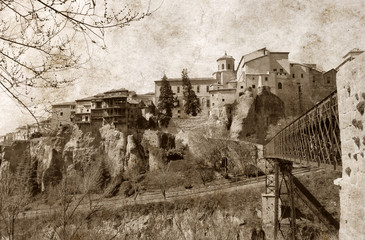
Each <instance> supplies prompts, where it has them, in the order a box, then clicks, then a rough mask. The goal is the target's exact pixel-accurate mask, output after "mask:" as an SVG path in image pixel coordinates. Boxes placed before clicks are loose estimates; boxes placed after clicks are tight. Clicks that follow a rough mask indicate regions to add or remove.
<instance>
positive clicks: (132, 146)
mask: <svg viewBox="0 0 365 240" xmlns="http://www.w3.org/2000/svg"><path fill="white" fill-rule="evenodd" d="M142 157H143V156H142V154H141V151H140V150H139V149H138V144H137V143H136V141H135V140H134V137H133V135H128V136H127V148H126V160H125V168H124V170H126V171H129V170H135V171H138V172H140V171H141V170H142V169H143V167H144V166H145V163H144V161H143V159H142Z"/></svg>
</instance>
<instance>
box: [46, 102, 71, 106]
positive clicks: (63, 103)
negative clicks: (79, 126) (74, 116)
mask: <svg viewBox="0 0 365 240" xmlns="http://www.w3.org/2000/svg"><path fill="white" fill-rule="evenodd" d="M74 105H76V103H75V102H62V103H56V104H53V105H52V106H54V107H60V106H74Z"/></svg>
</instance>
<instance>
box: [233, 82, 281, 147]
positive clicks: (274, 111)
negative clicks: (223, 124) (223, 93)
mask: <svg viewBox="0 0 365 240" xmlns="http://www.w3.org/2000/svg"><path fill="white" fill-rule="evenodd" d="M246 93H247V91H246ZM248 106H249V107H248ZM232 115H233V121H232V126H231V135H232V137H234V138H236V139H240V140H248V141H253V142H258V143H260V144H262V143H264V139H265V136H266V134H267V129H268V126H269V125H270V124H272V125H276V124H277V122H278V121H279V120H280V119H281V118H283V117H284V116H285V108H284V102H283V101H282V100H281V99H280V98H279V97H278V96H276V95H275V94H273V93H271V92H270V90H269V89H267V88H265V87H264V88H263V89H262V91H261V92H260V94H258V95H257V96H256V97H255V99H254V100H253V99H252V97H250V95H249V94H248V93H247V95H246V94H245V95H243V96H241V97H240V100H239V102H238V104H237V105H236V106H235V108H234V110H233V114H232Z"/></svg>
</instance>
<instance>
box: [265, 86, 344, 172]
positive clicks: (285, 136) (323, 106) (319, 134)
mask: <svg viewBox="0 0 365 240" xmlns="http://www.w3.org/2000/svg"><path fill="white" fill-rule="evenodd" d="M264 157H265V158H277V159H283V160H288V161H292V162H296V163H300V164H307V165H309V164H316V165H318V166H319V165H332V166H333V167H334V168H335V169H336V168H337V166H341V165H342V163H341V147H340V129H339V121H338V102H337V92H333V93H332V94H331V95H329V96H328V97H326V98H325V99H323V100H322V101H321V102H320V103H318V104H317V105H316V106H314V107H313V108H312V109H310V110H308V111H307V112H306V113H305V114H303V115H302V116H301V117H299V118H298V119H296V120H295V121H293V122H292V123H291V124H289V125H288V126H287V127H285V128H284V129H283V130H281V131H280V132H279V133H278V134H276V135H275V136H274V137H273V138H272V139H271V140H270V142H269V143H268V144H266V145H265V147H264Z"/></svg>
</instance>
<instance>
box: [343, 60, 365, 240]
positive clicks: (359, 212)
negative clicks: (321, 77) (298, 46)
mask: <svg viewBox="0 0 365 240" xmlns="http://www.w3.org/2000/svg"><path fill="white" fill-rule="evenodd" d="M337 91H338V97H339V100H338V104H339V107H338V108H339V117H340V129H341V148H342V162H343V170H342V171H343V172H342V180H341V181H340V185H341V191H340V204H341V222H340V239H362V238H363V237H364V236H365V221H364V219H365V204H364V203H365V186H364V184H365V158H364V151H365V131H364V124H365V115H364V102H365V54H362V55H360V56H358V57H357V58H356V59H355V60H353V61H351V62H349V63H347V64H346V65H344V66H343V67H342V68H341V69H340V71H339V72H338V75H337Z"/></svg>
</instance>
